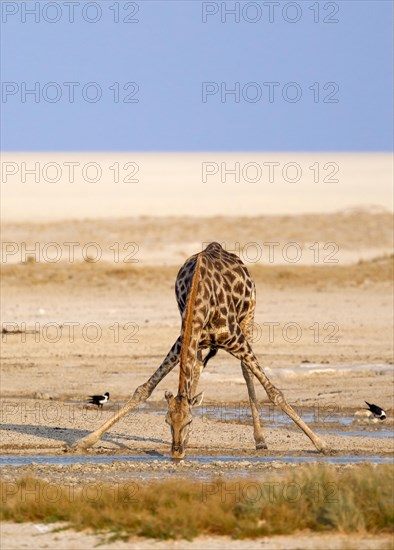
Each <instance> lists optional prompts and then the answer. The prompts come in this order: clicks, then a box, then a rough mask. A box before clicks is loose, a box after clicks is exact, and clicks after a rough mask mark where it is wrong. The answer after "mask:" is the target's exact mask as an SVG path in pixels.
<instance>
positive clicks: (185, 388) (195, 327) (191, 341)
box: [178, 254, 202, 398]
mask: <svg viewBox="0 0 394 550" xmlns="http://www.w3.org/2000/svg"><path fill="white" fill-rule="evenodd" d="M201 257H202V254H199V255H198V256H197V261H196V267H195V269H194V273H193V277H192V281H191V285H190V289H189V294H188V298H187V304H186V311H185V315H184V318H183V322H182V349H181V356H180V372H179V387H178V395H181V394H183V393H185V394H186V395H187V396H188V397H189V398H190V397H191V395H190V392H191V387H192V384H193V366H194V362H195V360H196V354H197V349H198V342H199V333H200V331H201V329H202V326H201V320H200V318H199V317H198V316H196V297H197V294H198V288H199V282H200V265H201Z"/></svg>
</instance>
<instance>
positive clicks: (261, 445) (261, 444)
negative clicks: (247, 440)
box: [256, 441, 268, 451]
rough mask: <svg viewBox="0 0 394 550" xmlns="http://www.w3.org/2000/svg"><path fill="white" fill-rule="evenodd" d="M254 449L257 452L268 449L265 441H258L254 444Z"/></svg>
mask: <svg viewBox="0 0 394 550" xmlns="http://www.w3.org/2000/svg"><path fill="white" fill-rule="evenodd" d="M256 449H257V450H258V451H259V450H260V449H268V446H267V443H266V442H265V441H259V442H258V443H256Z"/></svg>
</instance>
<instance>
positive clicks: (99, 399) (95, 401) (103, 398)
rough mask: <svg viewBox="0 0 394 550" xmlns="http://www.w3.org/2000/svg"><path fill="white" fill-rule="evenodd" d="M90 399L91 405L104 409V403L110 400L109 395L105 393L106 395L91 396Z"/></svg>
mask: <svg viewBox="0 0 394 550" xmlns="http://www.w3.org/2000/svg"><path fill="white" fill-rule="evenodd" d="M89 397H90V401H89V403H91V404H92V405H97V406H98V407H101V408H103V405H104V403H106V402H107V401H108V399H109V393H108V392H105V394H104V395H89Z"/></svg>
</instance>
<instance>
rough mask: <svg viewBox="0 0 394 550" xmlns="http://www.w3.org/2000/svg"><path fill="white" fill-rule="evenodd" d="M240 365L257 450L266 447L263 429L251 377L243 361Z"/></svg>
mask: <svg viewBox="0 0 394 550" xmlns="http://www.w3.org/2000/svg"><path fill="white" fill-rule="evenodd" d="M241 367H242V374H243V375H244V378H245V382H246V386H247V388H248V394H249V403H250V410H251V412H252V418H253V434H254V440H255V443H256V449H257V450H259V449H268V447H267V444H266V442H265V439H264V435H263V430H262V429H261V423H260V416H259V411H258V403H257V398H256V390H255V387H254V384H253V378H252V376H251V374H250V372H249V370H248V369H247V367H246V366H245V364H244V363H243V362H242V363H241Z"/></svg>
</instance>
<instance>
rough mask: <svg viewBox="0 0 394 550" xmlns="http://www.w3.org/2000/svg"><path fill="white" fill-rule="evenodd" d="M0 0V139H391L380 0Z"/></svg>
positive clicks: (211, 144) (388, 47) (240, 142)
mask: <svg viewBox="0 0 394 550" xmlns="http://www.w3.org/2000/svg"><path fill="white" fill-rule="evenodd" d="M1 4H2V39H1V45H2V75H1V76H2V103H1V110H2V113H1V114H2V125H1V129H2V149H3V150H9V151H215V150H217V151H242V150H243V151H388V150H390V149H391V148H392V130H393V128H392V120H393V112H392V96H393V85H392V68H391V67H392V6H391V2H390V1H388V0H387V1H386V0H384V1H379V0H373V1H358V0H351V1H338V2H324V1H319V2H313V1H309V0H303V1H298V2H290V3H289V2H280V3H279V5H274V3H268V4H267V2H263V1H255V2H248V1H241V2H238V3H237V2H233V1H231V2H230V1H227V2H205V3H204V2H200V1H197V0H186V1H183V0H177V1H167V0H161V1H150V0H142V1H139V2H123V1H119V2H116V1H113V0H109V1H106V0H101V1H99V2H90V3H86V1H84V2H74V5H73V9H74V10H75V11H74V21H73V22H72V21H70V18H71V16H70V6H67V3H66V2H61V1H59V2H56V5H57V7H56V6H55V7H54V5H53V4H55V2H46V1H45V0H43V1H41V2H40V3H38V2H37V4H38V5H39V9H38V11H37V13H36V14H33V15H32V14H26V13H24V10H25V9H26V8H27V9H31V7H32V5H33V7H34V5H35V4H36V2H31V1H27V2H5V1H2V2H1ZM87 4H90V7H89V6H87ZM222 5H223V6H224V8H225V9H228V10H231V9H235V10H238V13H236V15H232V14H230V13H227V14H226V12H225V11H221V9H222ZM270 6H271V7H270ZM55 8H56V9H55ZM270 9H271V10H275V11H273V12H272V11H271V12H270ZM318 9H319V12H318V11H317V10H318ZM215 12H217V13H215ZM118 15H119V22H118V23H116V22H115V21H114V19H115V18H116V17H117V16H118ZM236 17H239V22H237V21H236V20H235V18H236ZM270 17H271V19H272V21H271V22H270V21H269V18H270ZM35 18H38V21H36V20H35ZM95 18H96V19H97V22H93V20H94V19H95ZM124 18H126V19H134V20H136V22H129V23H128V22H125V21H123V19H124ZM204 18H205V21H206V22H203V19H204ZM56 19H58V21H56ZM87 19H88V20H87ZM314 19H316V20H317V21H316V22H315V20H314ZM324 19H326V21H324ZM49 20H51V21H54V22H52V23H51V22H49ZM89 20H90V21H89ZM253 20H255V22H252V21H253ZM328 20H329V21H332V22H328ZM335 20H337V22H334V21H335ZM291 21H294V22H291ZM71 82H72V83H74V84H72V85H71V84H65V83H71ZM36 83H38V84H36ZM48 83H52V84H49V85H48ZM53 83H54V84H53ZM89 83H94V84H89ZM204 83H210V84H209V85H207V84H204ZM270 83H275V84H270ZM124 86H126V87H127V89H126V90H124V89H123V88H124ZM32 88H35V89H36V91H37V90H38V92H37V95H36V96H34V95H33V94H27V95H25V93H24V91H25V90H26V89H32ZM72 88H74V94H75V97H74V101H73V102H71V101H70V90H71V89H72ZM204 89H205V91H207V90H208V92H209V91H211V93H208V94H206V95H205V100H204V99H203V90H204ZM231 89H234V90H236V93H235V94H231V93H230V94H227V95H226V94H225V92H226V90H227V91H229V90H231ZM270 90H271V93H274V96H273V97H271V101H270V99H269V91H270ZM118 92H119V94H118ZM222 92H223V94H224V95H223V97H222V96H221V93H222ZM95 94H101V97H100V99H98V100H97V101H93V99H94V96H95ZM117 95H119V98H118V101H116V99H117ZM56 98H57V99H59V100H58V101H54V100H55V99H56ZM125 100H126V101H125ZM132 100H138V102H133V101H132Z"/></svg>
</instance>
